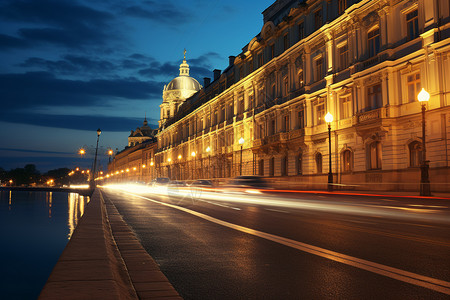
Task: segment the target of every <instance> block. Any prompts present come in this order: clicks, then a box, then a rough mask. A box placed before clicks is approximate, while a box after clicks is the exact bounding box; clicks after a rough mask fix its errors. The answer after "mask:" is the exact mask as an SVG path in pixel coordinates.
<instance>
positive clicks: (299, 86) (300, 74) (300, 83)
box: [298, 70, 304, 88]
mask: <svg viewBox="0 0 450 300" xmlns="http://www.w3.org/2000/svg"><path fill="white" fill-rule="evenodd" d="M303 85H304V80H303V70H300V71H298V88H301V87H303Z"/></svg>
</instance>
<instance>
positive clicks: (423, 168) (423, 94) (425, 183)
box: [417, 88, 431, 196]
mask: <svg viewBox="0 0 450 300" xmlns="http://www.w3.org/2000/svg"><path fill="white" fill-rule="evenodd" d="M417 100H419V102H420V104H421V105H422V163H421V164H420V196H431V189H430V179H429V177H428V168H429V165H428V161H427V153H426V148H425V110H426V104H427V103H428V100H430V94H429V93H428V92H427V91H425V89H424V88H422V90H421V91H420V93H419V95H417Z"/></svg>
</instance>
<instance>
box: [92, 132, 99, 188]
mask: <svg viewBox="0 0 450 300" xmlns="http://www.w3.org/2000/svg"><path fill="white" fill-rule="evenodd" d="M101 133H102V131H101V130H100V128H99V129H97V146H96V147H95V157H94V168H93V169H94V170H93V172H92V179H91V182H90V187H91V188H94V187H95V182H94V177H95V169H96V168H97V152H98V140H99V139H100V134H101Z"/></svg>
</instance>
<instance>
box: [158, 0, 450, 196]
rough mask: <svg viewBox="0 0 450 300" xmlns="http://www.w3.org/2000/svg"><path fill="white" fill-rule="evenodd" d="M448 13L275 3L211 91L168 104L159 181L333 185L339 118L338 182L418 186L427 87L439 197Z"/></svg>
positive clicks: (447, 114) (445, 136)
mask: <svg viewBox="0 0 450 300" xmlns="http://www.w3.org/2000/svg"><path fill="white" fill-rule="evenodd" d="M449 10H450V8H449V2H448V0H433V1H431V0H415V1H413V0H393V1H385V0H361V1H357V0H308V1H293V0H279V1H276V2H274V3H273V4H272V5H271V6H270V7H269V8H267V9H266V10H265V11H264V12H263V16H264V25H263V27H262V30H261V32H260V33H259V34H258V35H257V36H255V37H254V38H253V39H251V41H250V42H249V43H248V44H247V45H245V47H244V48H243V51H242V53H240V54H239V55H238V56H237V57H234V56H231V57H230V64H229V67H228V68H227V69H226V70H224V71H223V72H222V73H221V72H220V71H219V70H215V71H214V80H213V82H212V83H211V82H210V81H209V79H206V80H205V87H204V88H202V89H200V90H199V91H198V92H196V93H195V94H194V95H192V96H191V97H189V98H187V99H183V100H180V101H178V100H177V102H175V101H172V102H170V104H169V102H167V101H166V99H164V101H163V104H162V105H161V120H160V131H159V133H158V134H157V139H158V149H157V153H156V155H155V167H156V170H157V173H158V174H159V175H160V176H169V177H172V178H179V179H189V178H200V177H215V178H223V177H232V176H236V175H239V174H240V172H241V171H240V170H241V167H242V173H243V174H259V175H262V176H266V177H270V178H272V179H273V180H274V181H284V183H285V184H286V185H292V186H296V187H307V188H323V187H325V186H326V183H327V173H328V172H329V168H328V166H329V154H330V152H329V150H328V147H329V139H328V131H327V124H326V123H325V119H324V116H325V114H326V113H327V112H330V113H331V114H332V115H333V116H334V120H333V121H332V122H331V129H332V137H331V156H332V173H333V174H334V176H335V177H334V182H335V183H337V184H338V186H340V185H345V186H346V187H351V186H355V187H356V188H358V187H359V188H371V189H384V190H417V189H418V186H419V178H420V169H419V165H420V164H421V157H422V156H421V155H422V139H421V136H422V134H421V128H422V127H421V126H422V122H421V113H420V112H421V105H420V104H419V102H418V101H417V94H418V93H419V91H420V90H421V88H425V89H426V90H427V91H428V92H429V93H430V95H431V98H430V101H429V103H428V104H427V111H426V119H427V123H426V125H427V127H426V128H427V129H426V130H427V132H426V135H427V144H426V149H427V160H429V161H430V168H431V169H430V178H431V182H432V190H434V191H437V190H449V188H448V184H447V183H448V182H449V181H450V177H449V159H450V141H449V139H450V134H449V132H450V107H449V104H450V73H449V71H448V70H450V24H449V19H450V16H449ZM180 69H181V67H180ZM180 75H181V73H180ZM169 86H170V84H169V85H168V86H167V87H169ZM170 90H171V89H170V88H169V91H170ZM195 90H196V87H195V88H193V89H192V91H195ZM165 92H166V89H165ZM180 103H183V104H182V105H180ZM241 138H243V139H244V143H243V144H242V145H241V144H239V140H240V139H241ZM241 146H242V148H241ZM208 147H209V149H210V151H206V149H207V148H208ZM241 149H242V150H241ZM193 152H194V153H195V156H194V155H192V153H193ZM178 157H181V158H180V159H178ZM241 161H242V163H241Z"/></svg>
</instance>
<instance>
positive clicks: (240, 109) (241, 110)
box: [239, 99, 245, 114]
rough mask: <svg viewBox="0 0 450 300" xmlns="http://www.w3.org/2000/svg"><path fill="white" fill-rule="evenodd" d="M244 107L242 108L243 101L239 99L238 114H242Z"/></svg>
mask: <svg viewBox="0 0 450 300" xmlns="http://www.w3.org/2000/svg"><path fill="white" fill-rule="evenodd" d="M244 110H245V107H244V99H241V101H239V113H240V114H242V113H244Z"/></svg>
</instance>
